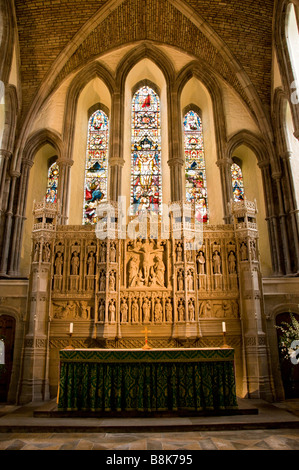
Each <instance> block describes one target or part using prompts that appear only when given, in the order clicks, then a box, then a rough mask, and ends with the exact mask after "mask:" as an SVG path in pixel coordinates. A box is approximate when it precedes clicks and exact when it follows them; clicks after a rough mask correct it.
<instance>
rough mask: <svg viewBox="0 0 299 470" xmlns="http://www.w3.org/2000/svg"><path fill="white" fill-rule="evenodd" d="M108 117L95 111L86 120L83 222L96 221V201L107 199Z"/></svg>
mask: <svg viewBox="0 0 299 470" xmlns="http://www.w3.org/2000/svg"><path fill="white" fill-rule="evenodd" d="M108 145H109V118H108V116H107V114H106V113H104V111H102V110H97V111H95V112H94V113H93V114H92V115H91V117H90V119H89V122H88V139H87V152H86V165H85V181H84V206H83V224H84V225H88V224H94V223H96V208H97V203H98V201H101V200H105V199H107V189H108Z"/></svg>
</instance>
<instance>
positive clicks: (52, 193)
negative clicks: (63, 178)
mask: <svg viewBox="0 0 299 470" xmlns="http://www.w3.org/2000/svg"><path fill="white" fill-rule="evenodd" d="M58 178H59V166H58V164H57V163H56V162H54V163H52V165H50V167H49V170H48V182H47V191H46V202H57V189H58Z"/></svg>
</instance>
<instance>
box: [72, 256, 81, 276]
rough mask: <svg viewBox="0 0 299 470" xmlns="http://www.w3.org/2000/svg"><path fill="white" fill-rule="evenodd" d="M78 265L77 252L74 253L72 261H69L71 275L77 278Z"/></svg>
mask: <svg viewBox="0 0 299 470" xmlns="http://www.w3.org/2000/svg"><path fill="white" fill-rule="evenodd" d="M79 265H80V259H79V256H78V253H77V251H74V253H73V256H72V260H71V274H72V275H75V276H78V274H79Z"/></svg>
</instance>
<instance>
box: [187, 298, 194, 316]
mask: <svg viewBox="0 0 299 470" xmlns="http://www.w3.org/2000/svg"><path fill="white" fill-rule="evenodd" d="M188 311H189V321H194V320H195V307H194V302H193V300H190V301H189V306H188Z"/></svg>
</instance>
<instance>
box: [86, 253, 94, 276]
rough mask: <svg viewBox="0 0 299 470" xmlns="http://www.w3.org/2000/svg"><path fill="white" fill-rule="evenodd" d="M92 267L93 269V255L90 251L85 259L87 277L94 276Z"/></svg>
mask: <svg viewBox="0 0 299 470" xmlns="http://www.w3.org/2000/svg"><path fill="white" fill-rule="evenodd" d="M94 267H95V259H94V254H93V252H92V251H91V252H90V253H89V256H88V259H87V274H88V275H89V276H93V275H94Z"/></svg>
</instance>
